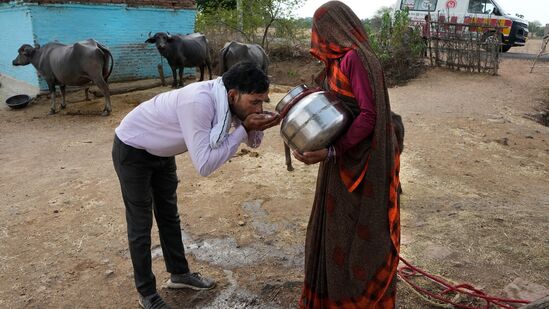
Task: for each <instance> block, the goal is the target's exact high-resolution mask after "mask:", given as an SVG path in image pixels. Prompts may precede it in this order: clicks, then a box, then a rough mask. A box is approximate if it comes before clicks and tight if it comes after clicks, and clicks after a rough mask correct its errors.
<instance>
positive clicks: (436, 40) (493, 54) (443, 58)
mask: <svg viewBox="0 0 549 309" xmlns="http://www.w3.org/2000/svg"><path fill="white" fill-rule="evenodd" d="M441 17H442V18H441ZM441 17H439V20H438V21H431V22H430V26H431V29H430V32H431V36H430V38H428V39H427V44H428V45H427V48H428V53H427V56H428V58H429V61H430V64H431V66H439V67H440V66H445V67H447V68H449V69H453V70H458V71H462V70H463V71H468V72H479V73H489V74H493V75H496V74H497V73H498V69H499V61H500V58H499V51H500V48H501V44H502V43H501V37H502V35H501V32H502V29H504V27H500V26H497V25H490V24H464V23H457V22H446V21H445V20H444V18H443V17H444V16H441Z"/></svg>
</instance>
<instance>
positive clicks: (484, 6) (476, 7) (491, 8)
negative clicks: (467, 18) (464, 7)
mask: <svg viewBox="0 0 549 309" xmlns="http://www.w3.org/2000/svg"><path fill="white" fill-rule="evenodd" d="M495 9H496V6H495V5H494V4H493V3H492V1H490V0H470V1H469V13H473V14H494V13H496V10H495Z"/></svg>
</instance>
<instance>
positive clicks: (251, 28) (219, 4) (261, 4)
mask: <svg viewBox="0 0 549 309" xmlns="http://www.w3.org/2000/svg"><path fill="white" fill-rule="evenodd" d="M240 1H241V5H242V14H240V13H239V12H238V10H237V5H236V3H237V1H236V0H234V1H233V0H201V1H200V0H198V1H197V6H198V15H197V30H199V31H202V32H207V31H212V30H213V29H218V30H219V29H225V30H229V31H231V32H236V33H239V34H240V35H241V36H242V37H243V39H244V40H245V41H247V42H253V43H260V44H261V45H262V46H264V47H265V45H266V44H267V37H268V34H269V31H270V30H271V29H272V28H273V26H275V25H276V23H277V22H278V21H284V23H282V22H281V24H280V26H284V27H288V25H289V24H288V23H287V22H286V21H288V20H290V21H291V20H293V16H294V12H295V11H296V10H297V9H298V8H299V7H300V6H301V5H302V2H303V1H300V0H240ZM233 3H234V6H233ZM221 31H223V30H221ZM225 32H226V31H225Z"/></svg>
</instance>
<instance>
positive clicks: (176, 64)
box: [145, 32, 212, 88]
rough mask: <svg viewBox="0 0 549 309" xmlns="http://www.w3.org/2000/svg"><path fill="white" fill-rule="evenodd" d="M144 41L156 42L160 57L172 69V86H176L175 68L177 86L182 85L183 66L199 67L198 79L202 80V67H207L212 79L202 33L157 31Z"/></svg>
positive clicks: (206, 46) (206, 45) (206, 41)
mask: <svg viewBox="0 0 549 309" xmlns="http://www.w3.org/2000/svg"><path fill="white" fill-rule="evenodd" d="M150 35H151V34H150V33H149V38H148V39H147V40H146V41H145V43H151V44H156V49H158V52H159V53H160V55H162V57H164V58H166V59H167V60H168V64H169V65H170V68H171V69H172V75H173V83H172V87H173V88H177V85H178V83H177V69H179V86H181V87H183V85H184V83H183V68H185V67H199V68H200V81H203V80H204V67H205V66H207V67H208V72H209V73H210V79H212V68H211V63H210V54H209V48H208V40H207V39H206V37H205V36H204V35H203V34H200V33H191V34H188V35H179V34H175V35H171V34H169V33H165V32H157V33H155V35H154V36H150Z"/></svg>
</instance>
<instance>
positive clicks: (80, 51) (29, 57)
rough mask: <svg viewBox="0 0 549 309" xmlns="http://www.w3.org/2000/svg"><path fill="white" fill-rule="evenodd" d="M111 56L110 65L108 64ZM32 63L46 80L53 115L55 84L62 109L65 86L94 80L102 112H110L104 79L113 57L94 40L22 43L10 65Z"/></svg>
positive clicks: (112, 62)
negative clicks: (102, 96) (62, 42)
mask: <svg viewBox="0 0 549 309" xmlns="http://www.w3.org/2000/svg"><path fill="white" fill-rule="evenodd" d="M109 58H110V67H109ZM29 63H32V65H33V66H34V67H35V68H36V70H37V71H38V73H40V75H41V76H42V77H43V78H44V79H45V80H46V83H47V84H48V88H49V91H50V93H51V108H50V112H49V114H50V115H51V114H55V86H56V85H59V89H60V90H61V96H62V102H61V108H65V107H66V102H65V87H66V86H83V85H86V84H88V83H89V82H94V83H95V84H96V85H97V87H98V88H99V89H100V90H101V92H102V93H103V95H104V96H105V107H104V108H103V112H102V115H103V116H107V115H109V114H110V112H111V110H112V107H111V99H110V93H109V86H108V84H107V79H108V78H109V76H110V75H111V72H112V68H113V66H114V59H113V57H112V54H111V52H110V51H109V50H108V49H107V48H106V47H105V46H103V45H101V44H99V43H98V42H96V41H95V40H93V39H88V40H85V41H81V42H77V43H74V44H73V45H64V44H61V43H57V42H52V43H47V44H46V45H44V46H43V47H40V45H35V47H32V46H31V45H28V44H24V45H22V46H21V47H20V48H19V50H18V56H17V58H15V59H14V60H13V62H12V64H13V65H15V66H18V65H27V64H29Z"/></svg>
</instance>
